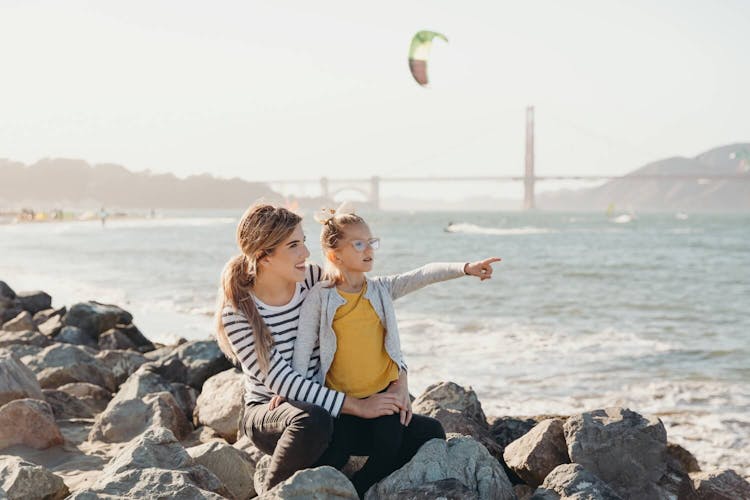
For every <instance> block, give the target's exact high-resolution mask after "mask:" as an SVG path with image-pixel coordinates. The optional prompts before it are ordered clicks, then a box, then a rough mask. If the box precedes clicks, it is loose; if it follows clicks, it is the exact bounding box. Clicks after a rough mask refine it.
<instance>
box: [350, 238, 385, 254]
mask: <svg viewBox="0 0 750 500" xmlns="http://www.w3.org/2000/svg"><path fill="white" fill-rule="evenodd" d="M351 244H352V247H354V249H355V250H356V251H357V252H360V253H362V252H364V251H365V250H366V249H367V247H368V246H369V247H370V248H372V249H373V250H377V249H378V248H380V238H370V239H367V240H352V241H351Z"/></svg>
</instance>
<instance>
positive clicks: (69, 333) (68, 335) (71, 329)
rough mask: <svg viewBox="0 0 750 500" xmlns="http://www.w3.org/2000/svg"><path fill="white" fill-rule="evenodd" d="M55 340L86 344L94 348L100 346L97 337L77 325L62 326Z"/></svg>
mask: <svg viewBox="0 0 750 500" xmlns="http://www.w3.org/2000/svg"><path fill="white" fill-rule="evenodd" d="M55 341H57V342H63V343H65V344H73V345H85V346H87V347H93V348H94V349H98V348H99V344H98V343H97V342H96V339H95V338H93V337H91V336H89V335H88V334H87V333H85V332H84V331H83V330H81V329H80V328H78V327H77V326H64V327H62V328H61V329H60V332H59V333H58V334H57V335H56V336H55Z"/></svg>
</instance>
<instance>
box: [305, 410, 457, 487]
mask: <svg viewBox="0 0 750 500" xmlns="http://www.w3.org/2000/svg"><path fill="white" fill-rule="evenodd" d="M333 422H334V424H333V440H332V441H331V444H330V446H329V447H328V449H327V450H326V451H325V453H323V455H322V456H321V457H320V458H319V459H318V461H317V463H316V465H318V466H320V465H331V466H333V467H336V468H337V469H341V468H342V467H343V466H344V465H346V462H347V460H349V456H350V455H357V456H367V457H369V459H368V460H367V463H365V465H364V467H362V469H360V470H359V472H357V473H356V474H354V476H353V477H352V483H354V487H355V488H356V489H357V493H359V496H360V497H364V495H365V493H366V492H367V490H368V489H369V488H370V486H372V485H373V484H375V483H377V482H378V481H380V480H381V479H383V478H384V477H386V476H387V475H388V474H390V473H391V472H393V471H395V470H397V469H400V468H401V467H402V466H403V465H404V464H406V462H408V461H409V460H411V459H412V457H413V456H414V455H415V454H416V453H417V451H418V450H419V448H420V447H421V446H422V445H423V444H424V443H426V442H427V441H429V440H430V439H434V438H438V439H445V431H444V430H443V426H442V425H441V424H440V422H438V421H437V420H435V419H434V418H430V417H425V416H422V415H414V416H413V417H412V420H411V422H410V423H409V425H408V426H407V427H404V426H403V425H401V422H400V421H399V415H398V414H395V415H387V416H384V417H378V418H373V419H364V418H359V417H353V416H351V415H340V416H339V417H338V418H335V419H334V421H333Z"/></svg>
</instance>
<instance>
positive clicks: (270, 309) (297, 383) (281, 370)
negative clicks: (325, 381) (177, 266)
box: [222, 264, 344, 417]
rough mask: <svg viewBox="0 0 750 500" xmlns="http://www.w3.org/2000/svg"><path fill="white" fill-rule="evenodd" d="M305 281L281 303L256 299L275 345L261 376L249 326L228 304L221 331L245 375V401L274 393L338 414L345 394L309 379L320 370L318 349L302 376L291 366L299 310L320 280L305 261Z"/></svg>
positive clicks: (257, 400)
mask: <svg viewBox="0 0 750 500" xmlns="http://www.w3.org/2000/svg"><path fill="white" fill-rule="evenodd" d="M305 274H306V278H305V281H304V282H300V283H297V289H296V291H295V293H294V297H293V298H292V300H291V301H289V303H288V304H285V305H283V306H269V305H267V304H264V303H262V302H261V301H260V300H258V299H257V298H255V299H254V300H255V305H256V307H257V308H258V312H259V313H260V315H261V316H262V317H263V321H265V323H266V325H267V326H268V329H269V330H270V331H271V336H272V337H273V340H274V347H273V348H272V350H271V353H270V356H269V370H268V374H267V375H264V374H263V372H262V371H261V370H260V367H259V366H258V357H257V355H256V353H255V347H254V343H255V342H254V338H253V331H252V327H251V326H250V324H249V323H248V321H247V318H246V317H245V315H244V314H242V312H240V311H238V310H236V309H235V308H234V307H233V306H232V305H231V304H228V305H226V306H225V307H224V309H223V310H222V321H223V323H224V331H225V332H226V334H227V336H228V337H229V341H230V343H231V344H232V349H233V350H234V353H235V354H236V355H237V359H238V360H239V362H240V364H241V366H242V371H243V373H244V374H245V403H247V404H251V403H267V402H268V401H269V400H270V399H271V397H272V396H273V395H274V394H278V395H280V396H283V397H285V398H287V399H289V400H292V401H304V402H307V403H312V404H316V405H318V406H322V407H323V408H325V409H326V410H327V411H328V412H330V413H331V415H333V416H334V417H335V416H338V414H339V412H340V411H341V407H342V405H343V404H344V393H343V392H338V391H334V390H332V389H328V388H326V387H325V386H323V385H321V384H318V383H317V382H314V381H312V380H309V378H312V377H314V376H315V375H317V372H318V370H319V369H320V362H319V360H320V348H319V347H318V346H316V347H315V349H314V350H313V353H312V358H311V359H310V364H309V368H308V370H307V374H306V375H307V377H308V378H305V377H303V376H302V375H300V374H299V373H297V372H296V371H294V370H293V369H292V367H291V361H292V355H293V354H294V341H295V340H297V324H298V323H299V311H300V307H301V306H302V302H303V301H304V300H305V297H306V296H307V293H308V292H309V290H310V289H311V288H312V287H313V285H314V284H315V283H317V282H318V281H320V278H321V275H322V271H321V269H320V267H319V266H317V265H315V264H308V265H307V266H306V269H305Z"/></svg>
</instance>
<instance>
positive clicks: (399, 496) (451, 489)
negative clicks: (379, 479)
mask: <svg viewBox="0 0 750 500" xmlns="http://www.w3.org/2000/svg"><path fill="white" fill-rule="evenodd" d="M391 498H393V499H394V500H433V499H435V498H439V499H441V500H443V499H445V500H475V499H478V498H479V497H478V496H477V494H476V492H474V491H471V490H470V489H469V488H468V487H467V486H466V485H464V484H463V483H462V482H461V481H459V480H458V479H441V480H440V481H433V482H431V483H425V484H420V485H419V486H415V487H413V488H409V489H406V490H401V491H399V492H398V493H396V494H395V495H394V496H393V497H391Z"/></svg>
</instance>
